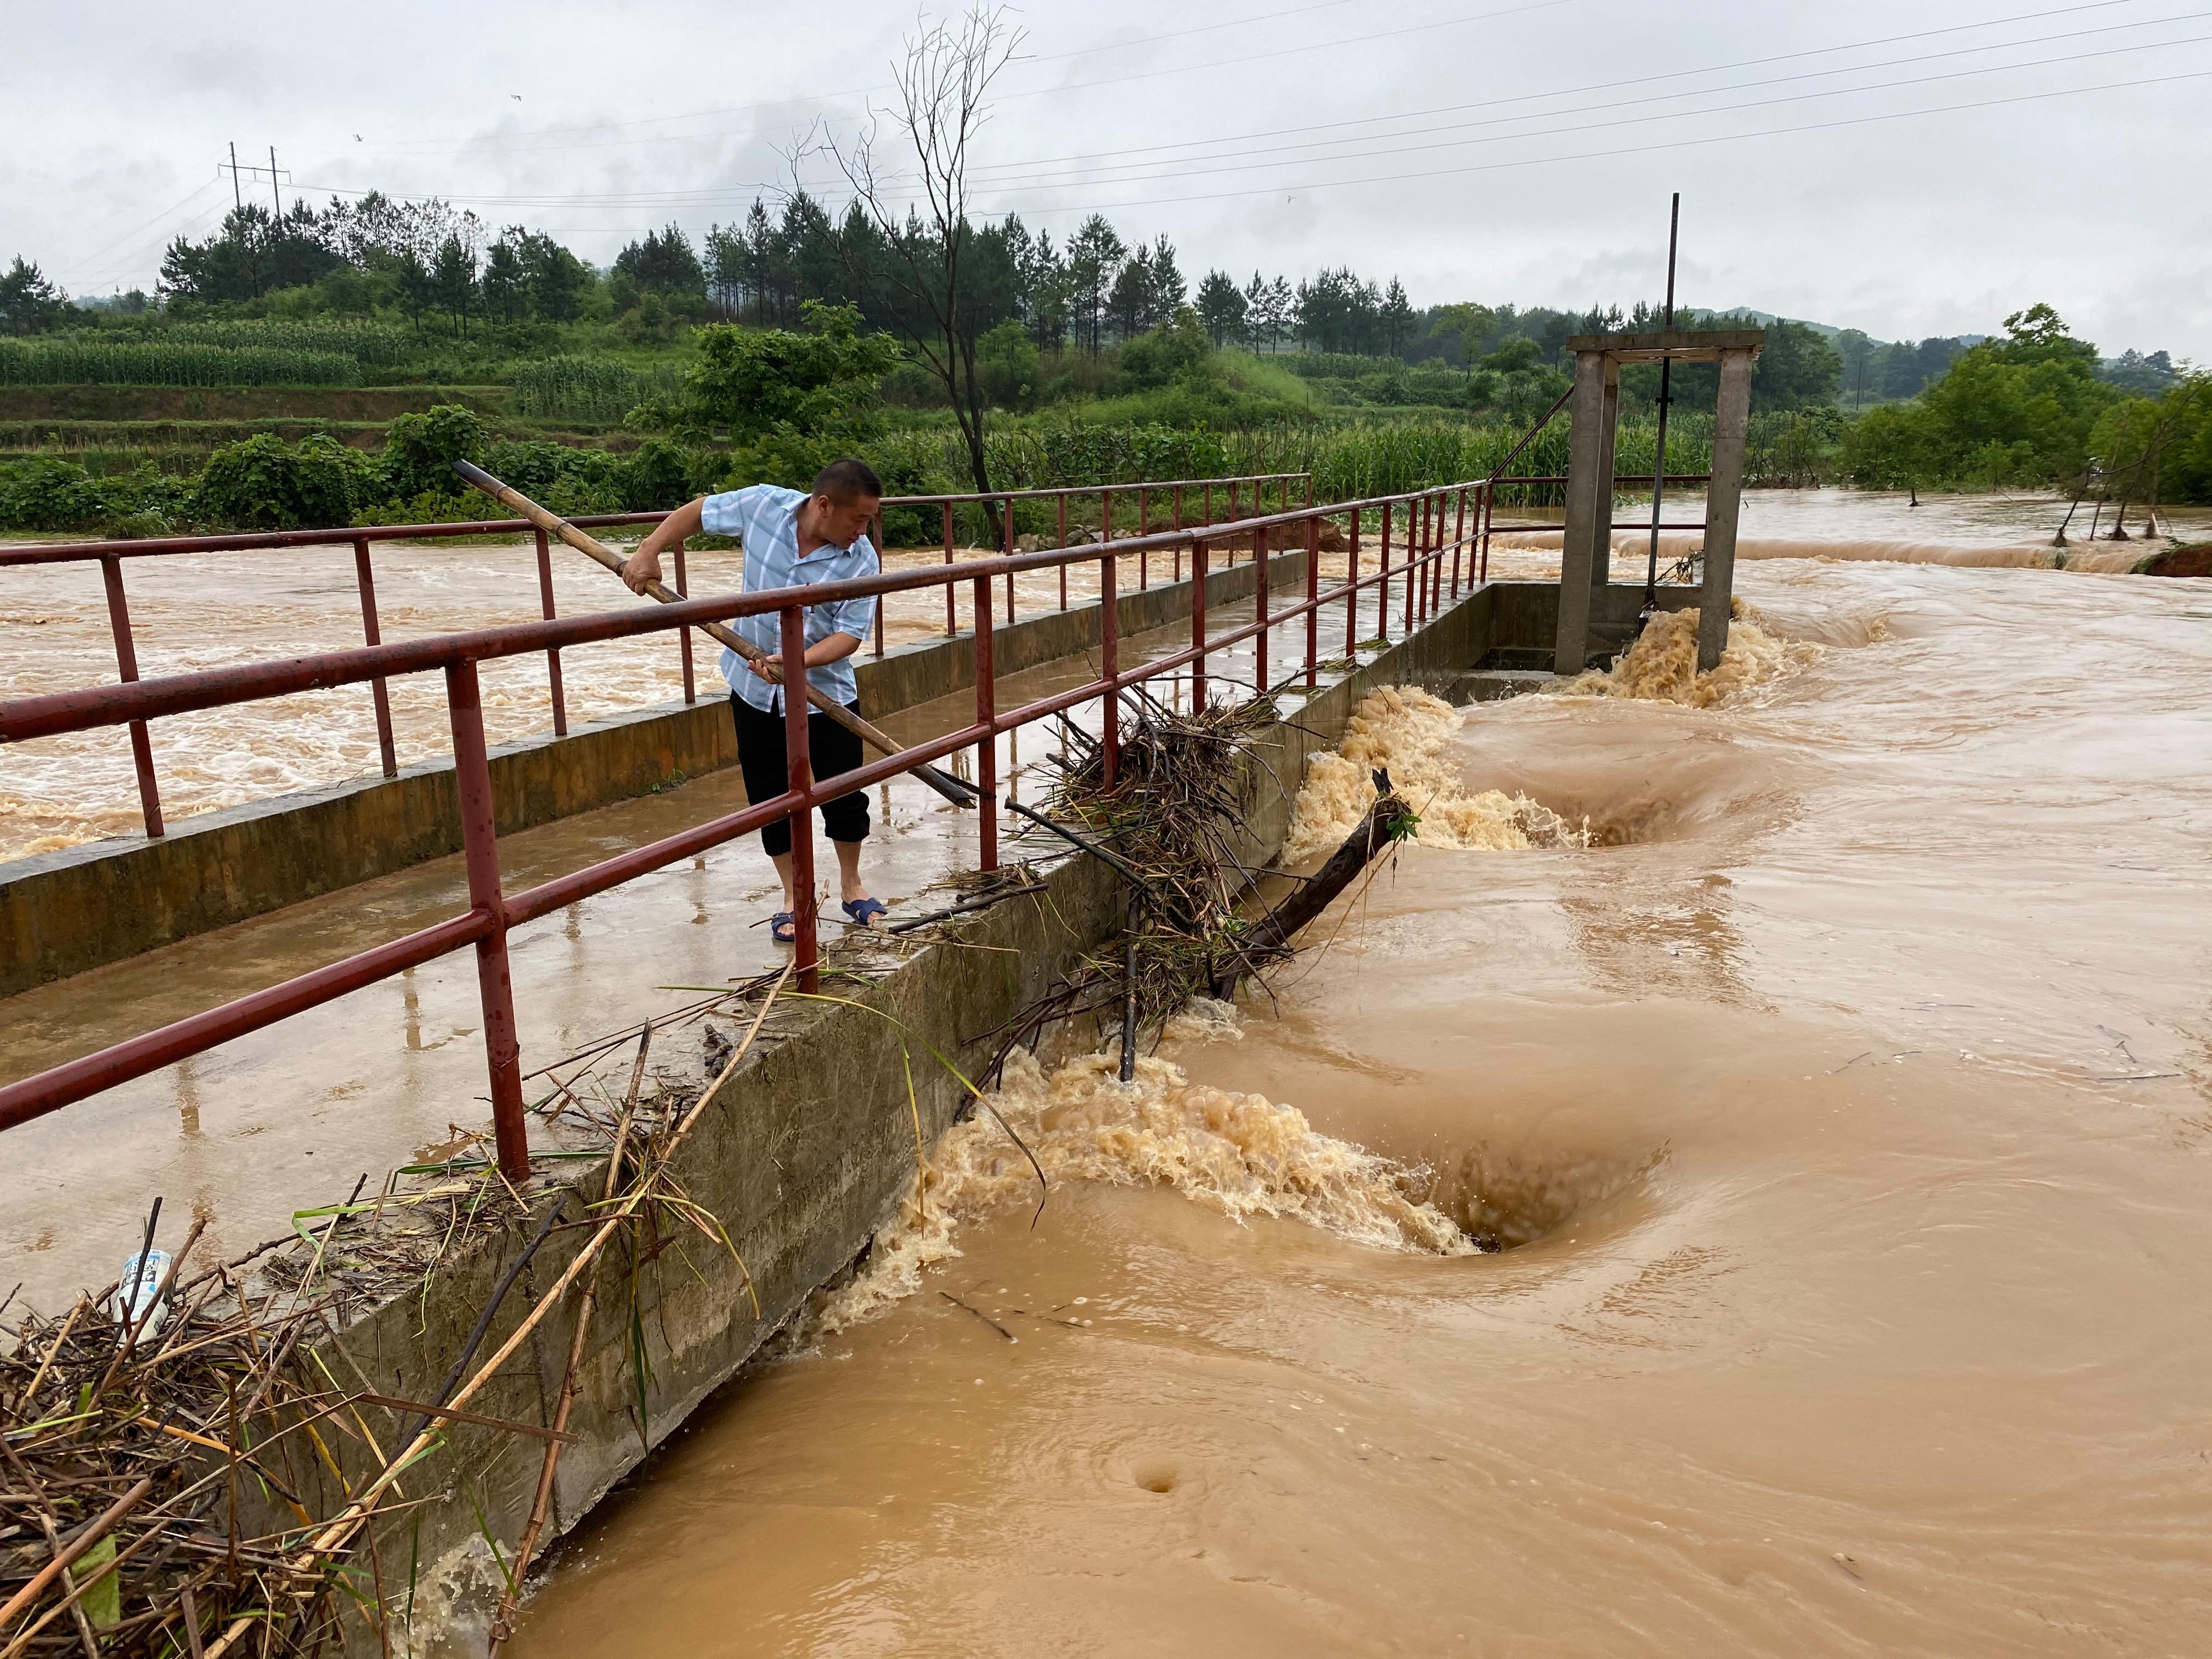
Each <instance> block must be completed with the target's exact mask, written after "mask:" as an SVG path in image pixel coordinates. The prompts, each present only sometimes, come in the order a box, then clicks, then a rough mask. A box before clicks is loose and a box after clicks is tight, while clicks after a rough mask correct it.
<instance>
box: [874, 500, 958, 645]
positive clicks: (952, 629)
mask: <svg viewBox="0 0 2212 1659" xmlns="http://www.w3.org/2000/svg"><path fill="white" fill-rule="evenodd" d="M951 562H952V503H951V502H950V501H947V502H945V563H947V564H951ZM955 586H957V584H956V583H953V582H947V583H945V638H946V639H948V640H949V639H951V637H952V636H953V635H955V634H957V633H958V632H959V631H960V621H959V617H958V614H957V613H958V605H957V603H956V602H955V601H954V599H953V596H952V590H953V588H954V587H955ZM876 609H878V611H880V610H882V609H883V601H882V600H881V599H878V600H877V602H876Z"/></svg>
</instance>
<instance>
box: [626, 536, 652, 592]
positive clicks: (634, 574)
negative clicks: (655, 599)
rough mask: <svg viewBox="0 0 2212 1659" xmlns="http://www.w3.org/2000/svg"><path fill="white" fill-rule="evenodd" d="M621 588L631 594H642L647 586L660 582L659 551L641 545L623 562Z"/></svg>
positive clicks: (649, 546)
mask: <svg viewBox="0 0 2212 1659" xmlns="http://www.w3.org/2000/svg"><path fill="white" fill-rule="evenodd" d="M622 579H623V586H625V587H627V588H628V589H629V591H630V592H633V593H642V592H645V590H646V587H647V585H648V584H650V583H653V582H657V581H659V580H660V550H659V548H657V547H653V546H651V545H649V544H647V545H641V546H640V547H639V548H638V550H637V551H636V552H635V553H633V554H631V555H630V556H629V557H628V558H627V559H625V560H623V568H622Z"/></svg>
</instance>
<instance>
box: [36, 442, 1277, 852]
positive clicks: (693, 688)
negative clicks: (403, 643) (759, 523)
mask: <svg viewBox="0 0 2212 1659" xmlns="http://www.w3.org/2000/svg"><path fill="white" fill-rule="evenodd" d="M1215 483H1225V484H1227V485H1228V486H1229V490H1230V500H1231V504H1232V508H1233V505H1234V502H1235V500H1236V489H1237V485H1238V484H1240V483H1245V484H1250V485H1251V486H1252V489H1253V493H1254V499H1255V501H1257V500H1258V499H1259V498H1260V496H1261V495H1262V494H1263V493H1264V490H1265V487H1266V486H1267V485H1268V484H1273V485H1274V486H1275V487H1276V489H1277V493H1278V495H1279V501H1280V504H1281V505H1282V506H1283V507H1286V508H1287V507H1289V506H1290V505H1291V501H1290V495H1291V489H1293V487H1294V486H1297V485H1301V484H1302V485H1303V486H1304V491H1305V504H1306V505H1307V506H1309V507H1310V506H1312V505H1313V479H1312V477H1311V476H1310V474H1307V473H1304V472H1270V473H1265V474H1249V475H1246V476H1243V477H1237V478H1229V479H1197V480H1193V479H1185V480H1181V481H1175V482H1171V483H1144V484H1134V485H1131V484H1103V485H1091V486H1079V487H1071V488H1060V489H1009V490H996V491H994V492H992V493H991V494H989V495H893V496H889V497H886V498H885V500H884V503H883V505H884V507H935V506H940V505H941V506H942V507H943V509H944V523H945V562H946V563H947V564H950V563H951V562H952V558H953V544H952V534H953V527H952V516H953V509H954V508H955V507H960V506H963V505H968V504H981V503H984V502H990V503H994V504H996V505H997V506H998V507H999V508H1000V520H1001V522H1002V524H1003V525H1004V526H1005V532H1006V551H1007V552H1009V553H1011V552H1012V551H1013V550H1014V549H1013V534H1014V532H1013V504H1014V503H1015V502H1017V501H1036V500H1048V501H1055V502H1056V504H1057V506H1058V508H1059V514H1058V517H1059V526H1060V536H1059V539H1060V542H1062V543H1065V542H1066V539H1067V503H1068V501H1069V500H1070V499H1071V498H1073V497H1075V496H1079V495H1097V496H1098V497H1100V520H1101V524H1102V526H1103V528H1104V529H1105V531H1106V532H1107V534H1108V535H1109V537H1110V535H1111V532H1112V526H1113V522H1114V507H1113V500H1114V496H1115V495H1116V494H1117V493H1121V494H1126V493H1127V491H1128V490H1130V489H1135V490H1136V491H1137V493H1138V499H1139V525H1140V527H1141V526H1143V525H1144V523H1145V517H1146V514H1145V507H1144V505H1143V504H1144V503H1145V502H1146V499H1147V496H1148V493H1149V492H1150V491H1152V490H1155V489H1173V490H1174V491H1175V495H1176V521H1175V528H1176V529H1178V530H1180V529H1182V528H1183V520H1182V492H1183V490H1184V489H1185V488H1186V487H1188V486H1190V485H1192V484H1203V485H1204V486H1205V488H1206V503H1207V513H1206V516H1207V520H1209V521H1210V520H1211V518H1212V486H1213V485H1214V484H1215ZM666 516H667V514H666V513H598V514H594V515H592V516H590V517H586V518H579V519H575V520H571V522H572V523H574V524H577V525H580V526H583V527H585V528H586V529H604V528H606V527H609V526H617V525H635V526H649V525H656V524H659V522H660V521H661V520H662V519H664V518H665V517H666ZM525 533H527V534H529V535H531V536H532V537H534V538H535V539H536V542H537V549H538V605H539V610H540V613H541V614H542V615H543V616H544V619H545V620H546V621H548V622H551V621H552V620H553V619H554V617H555V614H556V612H555V608H554V604H553V563H552V551H551V548H550V544H549V543H548V541H547V539H546V535H545V532H544V531H543V530H540V529H538V528H537V527H536V526H534V525H532V524H531V523H530V522H529V520H525V519H486V520H471V521H467V522H462V523H455V524H410V525H376V526H354V527H351V528H346V529H327V530H281V531H264V532H246V533H244V534H239V535H228V536H161V537H155V538H149V539H145V540H140V541H113V542H70V543H55V544H46V545H43V546H40V545H33V546H21V547H0V568H5V567H7V566H10V565H33V564H81V563H92V562H98V563H99V565H100V575H101V579H102V580H103V582H104V584H105V586H106V596H107V620H108V627H109V631H110V632H111V633H112V635H114V639H115V666H116V675H117V678H118V679H120V680H121V681H123V682H124V683H125V684H129V683H130V682H131V681H134V680H136V679H137V678H138V651H137V635H136V634H135V632H134V631H133V629H132V628H131V605H130V601H129V599H128V597H127V596H126V595H125V592H124V587H123V564H122V562H123V561H124V560H125V559H145V558H163V557H172V556H178V555H181V554H187V553H223V552H257V551H268V550H275V549H278V548H290V547H339V546H350V547H351V548H352V549H353V559H354V582H355V586H356V589H357V590H358V592H359V594H360V599H361V631H362V643H363V644H364V645H368V646H375V645H379V644H380V643H382V639H383V635H382V630H381V629H380V625H379V623H378V620H377V608H376V576H375V572H374V568H372V565H371V562H370V557H369V544H370V543H371V542H373V541H386V542H392V541H449V540H453V539H454V538H459V537H465V536H493V535H520V534H525ZM874 540H875V544H876V545H877V547H878V548H879V549H880V548H881V547H882V546H883V520H882V519H881V518H880V517H878V520H876V524H875V537H874ZM675 567H676V568H675V576H676V580H675V584H674V586H675V588H676V591H677V592H678V593H688V592H690V586H689V584H688V582H687V580H686V576H685V571H684V550H683V549H682V548H680V547H679V548H678V549H677V550H676V555H675ZM952 592H953V590H952V586H951V584H950V583H947V584H946V586H945V632H946V634H947V635H951V633H952V632H953V631H954V627H955V624H954V619H953V603H952ZM1066 608H1067V580H1066V575H1065V574H1063V575H1062V576H1061V579H1060V609H1061V610H1063V611H1064V610H1066ZM1006 620H1007V621H1008V622H1010V623H1011V622H1012V621H1013V620H1014V586H1013V578H1012V576H1009V577H1007V579H1006ZM676 637H677V641H678V645H677V649H678V653H679V657H680V659H681V662H682V665H683V674H684V702H687V703H689V702H697V701H698V687H697V684H696V672H695V665H694V663H693V660H692V655H691V631H690V629H678V630H677V635H676ZM874 648H875V654H876V655H877V656H879V657H880V656H882V655H883V654H884V608H883V607H882V606H880V605H878V607H877V608H876V637H875V641H874ZM545 678H546V688H547V691H548V694H549V696H550V701H551V702H552V706H553V735H554V736H556V737H566V736H568V697H567V693H566V691H565V690H564V688H563V686H562V679H561V650H560V647H557V646H553V647H548V648H547V650H546V653H545ZM369 696H370V699H371V702H372V704H373V706H374V710H375V714H376V744H377V752H378V757H379V759H380V762H381V763H382V766H383V769H384V775H385V776H386V777H387V778H391V777H397V776H398V775H399V758H398V752H397V750H396V749H395V747H394V744H393V741H392V700H391V696H390V695H389V693H388V691H387V690H386V685H385V681H384V678H383V677H382V676H379V677H378V678H375V679H374V680H372V681H371V682H370V683H369ZM131 760H132V762H133V763H134V765H135V768H136V770H137V781H138V805H139V814H140V817H142V818H143V821H144V823H145V826H146V834H147V835H148V836H149V837H159V836H161V835H163V834H164V833H165V826H164V825H163V823H162V819H161V783H160V780H159V779H158V777H157V776H156V775H155V770H154V747H153V740H152V737H151V734H150V733H149V732H148V731H147V729H146V724H145V722H144V721H143V720H141V721H138V722H137V723H135V724H134V725H133V726H131Z"/></svg>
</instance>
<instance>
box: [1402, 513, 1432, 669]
mask: <svg viewBox="0 0 2212 1659" xmlns="http://www.w3.org/2000/svg"><path fill="white" fill-rule="evenodd" d="M1427 508H1428V497H1427V496H1425V495H1424V496H1423V497H1422V498H1421V500H1420V501H1419V503H1418V504H1417V503H1415V502H1413V501H1407V503H1406V637H1407V638H1408V639H1411V638H1412V637H1413V623H1414V622H1415V621H1416V619H1417V618H1418V617H1419V603H1420V602H1419V594H1418V592H1417V590H1418V589H1419V586H1420V585H1421V584H1422V583H1423V582H1425V581H1426V580H1428V577H1429V572H1428V567H1427V566H1425V565H1424V564H1423V563H1422V562H1421V543H1422V540H1423V538H1424V536H1425V532H1426V529H1427V525H1428V513H1427Z"/></svg>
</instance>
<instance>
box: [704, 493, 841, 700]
mask: <svg viewBox="0 0 2212 1659" xmlns="http://www.w3.org/2000/svg"><path fill="white" fill-rule="evenodd" d="M806 498H807V497H806V492H805V490H803V489H781V488H779V487H778V486H777V485H775V484H753V485H750V486H749V487H748V488H746V489H732V490H728V491H726V492H725V493H724V494H722V495H709V496H708V497H707V499H706V500H705V501H703V502H702V503H701V505H700V509H699V527H700V528H701V529H702V530H703V531H705V532H707V533H708V535H710V536H734V537H736V538H738V540H739V541H741V542H743V543H744V547H745V585H744V591H745V592H748V593H761V592H767V591H768V590H769V589H770V588H775V587H806V586H812V585H813V584H814V583H816V582H842V581H848V580H852V579H854V578H855V577H860V576H872V575H874V574H876V572H877V571H878V570H879V569H881V568H883V567H882V565H881V564H880V563H879V562H878V560H877V558H876V550H875V547H874V546H873V544H871V543H870V542H869V540H868V538H866V536H860V537H858V538H854V543H853V544H852V545H851V546H850V547H829V546H824V547H817V548H816V549H815V550H813V551H812V552H811V553H809V554H808V555H807V556H805V558H803V559H802V558H800V557H799V508H800V507H802V506H804V505H805V501H806ZM875 622H876V602H875V600H874V599H873V598H872V597H871V598H866V599H842V600H838V601H836V602H835V603H832V604H829V605H808V606H807V607H806V643H807V644H808V645H810V646H815V645H819V644H821V643H822V641H824V640H826V639H828V638H829V636H830V635H832V634H850V635H852V636H853V637H854V639H856V640H865V639H866V638H867V637H868V630H869V629H871V628H872V627H874V626H875ZM730 626H731V627H732V628H733V629H736V630H737V633H738V635H739V637H740V638H743V639H744V640H747V641H750V642H751V643H752V644H754V645H757V646H758V647H760V648H761V649H762V650H763V651H766V652H769V653H771V654H773V653H775V652H778V651H781V650H782V649H783V623H782V620H781V618H780V617H778V616H777V615H776V613H775V611H766V612H763V614H762V615H760V616H757V617H737V618H735V619H733V620H732V623H731V624H730ZM722 678H724V679H726V680H727V681H728V682H729V683H730V689H731V690H732V691H735V692H736V693H737V694H738V696H741V697H743V698H744V700H745V701H746V702H749V703H750V704H751V705H752V706H753V707H754V708H757V709H759V710H761V711H762V712H763V714H778V713H781V711H782V708H783V688H782V687H781V686H780V685H778V684H775V682H774V681H772V680H769V679H766V678H763V677H762V676H761V675H758V674H756V673H755V672H753V671H752V669H751V668H750V666H748V665H747V664H746V662H745V659H744V658H742V657H740V656H739V655H738V653H736V652H734V651H732V650H731V649H729V648H728V647H723V650H722ZM806 682H807V684H809V685H811V686H812V687H813V688H814V689H815V690H817V691H821V692H823V693H824V694H825V695H827V696H829V698H830V700H831V701H832V702H843V703H850V702H857V701H858V700H859V698H860V683H859V682H858V681H857V680H855V679H854V677H853V659H852V658H850V657H844V658H841V659H839V660H837V661H836V662H833V663H831V664H829V665H828V666H826V667H823V668H810V669H808V670H807V671H806Z"/></svg>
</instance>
